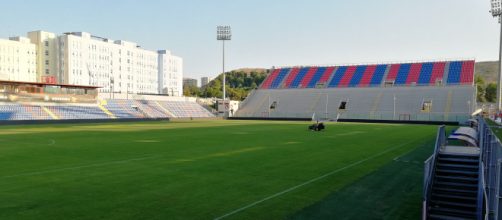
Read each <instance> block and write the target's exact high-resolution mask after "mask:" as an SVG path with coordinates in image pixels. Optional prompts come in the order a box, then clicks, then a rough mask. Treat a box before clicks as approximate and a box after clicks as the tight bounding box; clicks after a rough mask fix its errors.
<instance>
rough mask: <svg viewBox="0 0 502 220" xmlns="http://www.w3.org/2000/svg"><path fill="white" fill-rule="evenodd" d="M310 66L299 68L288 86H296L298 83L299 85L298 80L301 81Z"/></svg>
mask: <svg viewBox="0 0 502 220" xmlns="http://www.w3.org/2000/svg"><path fill="white" fill-rule="evenodd" d="M309 69H310V67H303V68H301V69H300V72H298V74H297V75H296V77H295V79H294V80H293V82H292V83H291V85H290V86H289V88H298V85H300V82H301V81H302V79H303V77H305V74H307V72H308V71H309Z"/></svg>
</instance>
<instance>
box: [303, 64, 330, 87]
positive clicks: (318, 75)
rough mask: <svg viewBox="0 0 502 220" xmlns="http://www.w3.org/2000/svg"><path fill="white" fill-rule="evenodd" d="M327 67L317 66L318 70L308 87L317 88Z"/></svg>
mask: <svg viewBox="0 0 502 220" xmlns="http://www.w3.org/2000/svg"><path fill="white" fill-rule="evenodd" d="M326 69H327V68H326V67H319V68H317V70H316V72H315V73H314V75H313V76H312V79H311V80H310V82H309V83H308V85H307V88H315V86H316V85H317V83H318V82H319V80H320V79H321V77H322V76H323V75H324V72H326Z"/></svg>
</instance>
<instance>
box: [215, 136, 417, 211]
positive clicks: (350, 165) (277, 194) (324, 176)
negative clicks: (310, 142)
mask: <svg viewBox="0 0 502 220" xmlns="http://www.w3.org/2000/svg"><path fill="white" fill-rule="evenodd" d="M415 141H417V140H412V141H408V142H406V143H403V144H400V145H397V146H395V147H392V148H389V149H387V150H385V151H382V152H380V153H378V154H374V155H373V156H370V157H367V158H364V159H362V160H359V161H356V162H354V163H351V164H349V165H347V166H344V167H342V168H339V169H336V170H333V171H331V172H329V173H326V174H324V175H322V176H318V177H316V178H313V179H311V180H308V181H306V182H303V183H301V184H298V185H296V186H293V187H290V188H288V189H286V190H283V191H281V192H278V193H276V194H273V195H270V196H268V197H265V198H263V199H261V200H258V201H256V202H253V203H250V204H249V205H246V206H243V207H241V208H238V209H235V210H233V211H231V212H229V213H227V214H224V215H222V216H219V217H217V218H214V219H215V220H220V219H224V218H226V217H229V216H231V215H234V214H237V213H239V212H241V211H244V210H246V209H249V208H251V207H253V206H256V205H258V204H260V203H263V202H265V201H268V200H271V199H273V198H276V197H279V196H282V195H284V194H286V193H288V192H291V191H293V190H295V189H298V188H300V187H303V186H305V185H308V184H311V183H313V182H316V181H319V180H322V179H324V178H326V177H329V176H331V175H333V174H336V173H338V172H341V171H344V170H346V169H349V168H352V167H354V166H357V165H359V164H362V163H364V162H366V161H368V160H372V159H374V158H377V157H380V156H382V155H384V154H386V153H388V152H391V151H393V150H396V149H398V148H401V147H403V146H406V145H408V144H411V143H413V142H415Z"/></svg>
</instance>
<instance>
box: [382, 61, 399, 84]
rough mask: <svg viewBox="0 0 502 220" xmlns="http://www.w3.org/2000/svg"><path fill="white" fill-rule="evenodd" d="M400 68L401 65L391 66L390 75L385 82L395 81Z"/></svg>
mask: <svg viewBox="0 0 502 220" xmlns="http://www.w3.org/2000/svg"><path fill="white" fill-rule="evenodd" d="M400 68H401V64H391V65H390V70H389V74H387V78H386V79H385V81H395V80H396V78H397V73H398V72H399V69H400Z"/></svg>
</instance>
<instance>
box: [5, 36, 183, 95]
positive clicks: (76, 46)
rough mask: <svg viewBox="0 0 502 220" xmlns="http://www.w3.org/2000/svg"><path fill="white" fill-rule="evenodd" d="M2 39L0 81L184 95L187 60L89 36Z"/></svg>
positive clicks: (167, 52)
mask: <svg viewBox="0 0 502 220" xmlns="http://www.w3.org/2000/svg"><path fill="white" fill-rule="evenodd" d="M27 35H28V37H29V39H28V38H23V37H17V38H13V39H12V40H0V80H16V81H32V82H36V81H38V82H44V83H61V84H73V85H91V86H99V87H101V88H100V89H99V91H100V92H105V93H110V92H114V93H124V94H125V93H129V94H168V95H170V96H182V95H183V89H182V88H183V81H182V78H183V59H182V58H180V57H177V56H174V55H172V54H171V52H169V51H167V50H161V51H153V50H145V49H143V48H141V47H139V46H138V45H137V44H136V43H133V42H127V41H122V40H117V41H113V40H111V39H107V38H102V37H96V36H93V35H91V34H89V33H86V32H71V33H64V34H63V35H60V36H57V35H56V34H54V33H50V32H45V31H32V32H29V33H28V34H27Z"/></svg>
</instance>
